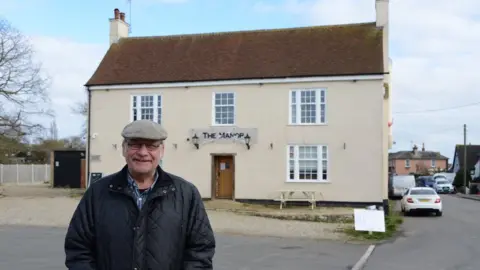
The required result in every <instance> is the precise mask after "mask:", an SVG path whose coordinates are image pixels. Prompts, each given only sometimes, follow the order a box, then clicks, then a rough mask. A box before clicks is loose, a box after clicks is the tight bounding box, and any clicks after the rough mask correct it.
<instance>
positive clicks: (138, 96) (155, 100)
mask: <svg viewBox="0 0 480 270" xmlns="http://www.w3.org/2000/svg"><path fill="white" fill-rule="evenodd" d="M145 96H153V105H154V106H153V108H154V114H153V121H154V122H156V123H159V124H160V125H163V114H164V109H163V96H162V95H161V94H151V93H150V94H132V95H131V96H130V122H132V121H134V114H133V110H136V113H137V119H136V120H141V118H139V116H141V109H142V107H141V106H138V104H140V102H141V98H142V97H145ZM134 98H136V99H137V100H136V103H137V106H135V107H134V106H133V99H134ZM159 98H160V106H159V105H158V99H159ZM159 109H160V122H159V121H158V114H159V113H158V110H159Z"/></svg>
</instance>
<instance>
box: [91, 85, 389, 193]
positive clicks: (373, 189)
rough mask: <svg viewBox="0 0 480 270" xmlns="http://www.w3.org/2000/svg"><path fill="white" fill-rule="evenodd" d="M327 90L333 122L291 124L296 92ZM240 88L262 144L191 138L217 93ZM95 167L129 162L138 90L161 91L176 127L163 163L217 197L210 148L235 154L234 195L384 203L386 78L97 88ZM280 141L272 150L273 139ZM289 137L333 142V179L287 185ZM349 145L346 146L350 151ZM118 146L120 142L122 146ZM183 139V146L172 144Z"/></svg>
mask: <svg viewBox="0 0 480 270" xmlns="http://www.w3.org/2000/svg"><path fill="white" fill-rule="evenodd" d="M317 87H318V88H327V94H326V98H327V106H326V107H327V112H326V115H327V122H328V123H327V124H326V125H318V126H289V125H288V119H289V118H288V117H289V113H288V112H289V108H288V104H289V91H290V90H291V89H294V88H317ZM215 91H224V92H225V91H233V92H235V93H236V96H235V98H236V123H237V126H238V127H241V128H257V129H258V143H257V144H255V145H252V147H251V149H250V150H247V148H246V147H245V146H244V145H240V144H206V145H203V146H200V149H198V150H197V149H196V148H195V147H193V145H192V144H191V143H190V142H187V141H186V139H187V137H188V136H189V129H191V128H208V127H210V126H211V125H212V92H215ZM91 94H92V99H91V113H92V115H91V130H90V134H94V133H96V134H97V136H96V138H95V139H91V141H90V144H91V145H90V147H91V153H90V154H91V155H100V157H101V161H91V163H90V171H91V172H103V173H104V174H110V173H113V172H116V171H118V170H120V168H121V167H122V166H124V159H123V157H122V156H121V147H120V143H121V140H122V139H121V136H120V132H121V130H122V128H123V127H124V125H126V124H127V123H128V122H129V121H130V111H131V104H130V102H131V95H133V94H135V95H138V94H161V95H162V99H163V119H162V120H163V125H164V126H165V128H166V129H167V131H168V133H169V138H168V139H167V140H166V142H165V143H166V145H165V158H164V161H163V162H164V165H163V167H164V169H165V170H166V171H169V172H171V173H174V174H177V175H179V176H181V177H184V178H185V179H187V180H189V181H191V182H193V183H194V184H195V185H196V186H197V187H198V189H199V191H200V193H201V194H202V197H205V198H209V197H211V181H212V180H211V178H212V176H211V175H212V172H211V162H212V159H211V155H210V154H211V153H232V154H235V155H236V156H235V197H236V198H237V199H269V198H272V197H273V196H274V195H275V191H276V190H280V189H292V188H293V189H295V188H296V189H314V190H318V191H321V192H322V193H323V200H326V201H358V202H380V201H381V200H382V198H383V196H382V193H383V187H382V179H383V164H382V159H383V158H384V153H386V152H387V149H386V148H385V145H386V144H385V143H384V142H385V140H384V134H385V133H384V130H385V129H384V127H385V125H386V123H385V122H384V112H383V109H384V100H383V81H382V80H372V81H356V82H354V81H337V82H318V83H298V84H264V85H263V86H260V85H231V86H211V87H191V88H160V89H148V90H147V89H142V90H126V89H125V90H110V91H105V90H92V92H91ZM270 143H273V149H270V147H269V145H270ZM289 143H297V144H326V145H328V147H329V166H328V169H329V172H328V173H329V182H328V183H286V179H287V149H286V146H287V144H289ZM344 143H345V145H346V149H344ZM114 144H116V145H117V149H115V147H114ZM173 144H177V148H176V149H175V147H174V146H173Z"/></svg>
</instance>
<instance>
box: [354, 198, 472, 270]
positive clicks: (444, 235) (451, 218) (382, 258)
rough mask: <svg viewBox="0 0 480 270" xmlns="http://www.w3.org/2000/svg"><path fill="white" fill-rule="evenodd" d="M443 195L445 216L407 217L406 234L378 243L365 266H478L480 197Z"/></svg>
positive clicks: (438, 269)
mask: <svg viewBox="0 0 480 270" xmlns="http://www.w3.org/2000/svg"><path fill="white" fill-rule="evenodd" d="M442 198H443V207H444V212H443V216H442V217H435V216H413V217H406V218H405V222H404V225H403V227H404V228H403V229H404V232H403V235H402V236H400V237H398V238H397V239H395V240H394V241H393V242H390V243H384V244H382V245H379V246H377V247H376V249H375V251H374V253H373V254H372V256H371V257H370V258H369V260H368V262H367V265H366V267H365V268H364V269H365V270H385V269H388V270H474V269H475V270H478V269H479V268H480V256H479V254H480V211H479V210H480V201H472V200H467V199H461V198H457V197H454V196H450V195H444V196H442Z"/></svg>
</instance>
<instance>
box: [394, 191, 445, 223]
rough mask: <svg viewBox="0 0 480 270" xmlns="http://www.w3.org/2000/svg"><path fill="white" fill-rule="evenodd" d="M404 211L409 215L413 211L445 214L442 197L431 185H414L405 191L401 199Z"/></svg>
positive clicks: (438, 214)
mask: <svg viewBox="0 0 480 270" xmlns="http://www.w3.org/2000/svg"><path fill="white" fill-rule="evenodd" d="M400 207H401V209H402V212H403V213H404V214H405V215H406V216H408V215H410V214H411V213H413V212H420V211H422V212H433V213H435V214H436V215H437V216H441V215H442V214H443V205H442V198H440V196H439V195H438V194H437V192H436V191H435V190H434V189H433V188H430V187H413V188H410V189H408V190H407V192H405V194H404V196H403V197H402V200H401V201H400Z"/></svg>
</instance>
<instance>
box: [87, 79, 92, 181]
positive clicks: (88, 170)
mask: <svg viewBox="0 0 480 270" xmlns="http://www.w3.org/2000/svg"><path fill="white" fill-rule="evenodd" d="M86 89H87V93H88V116H87V153H86V156H87V175H86V177H87V183H88V185H87V188H88V187H90V137H91V136H90V123H91V121H90V119H91V115H92V113H91V107H92V105H91V104H92V92H91V90H90V87H88V86H87V87H86Z"/></svg>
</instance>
